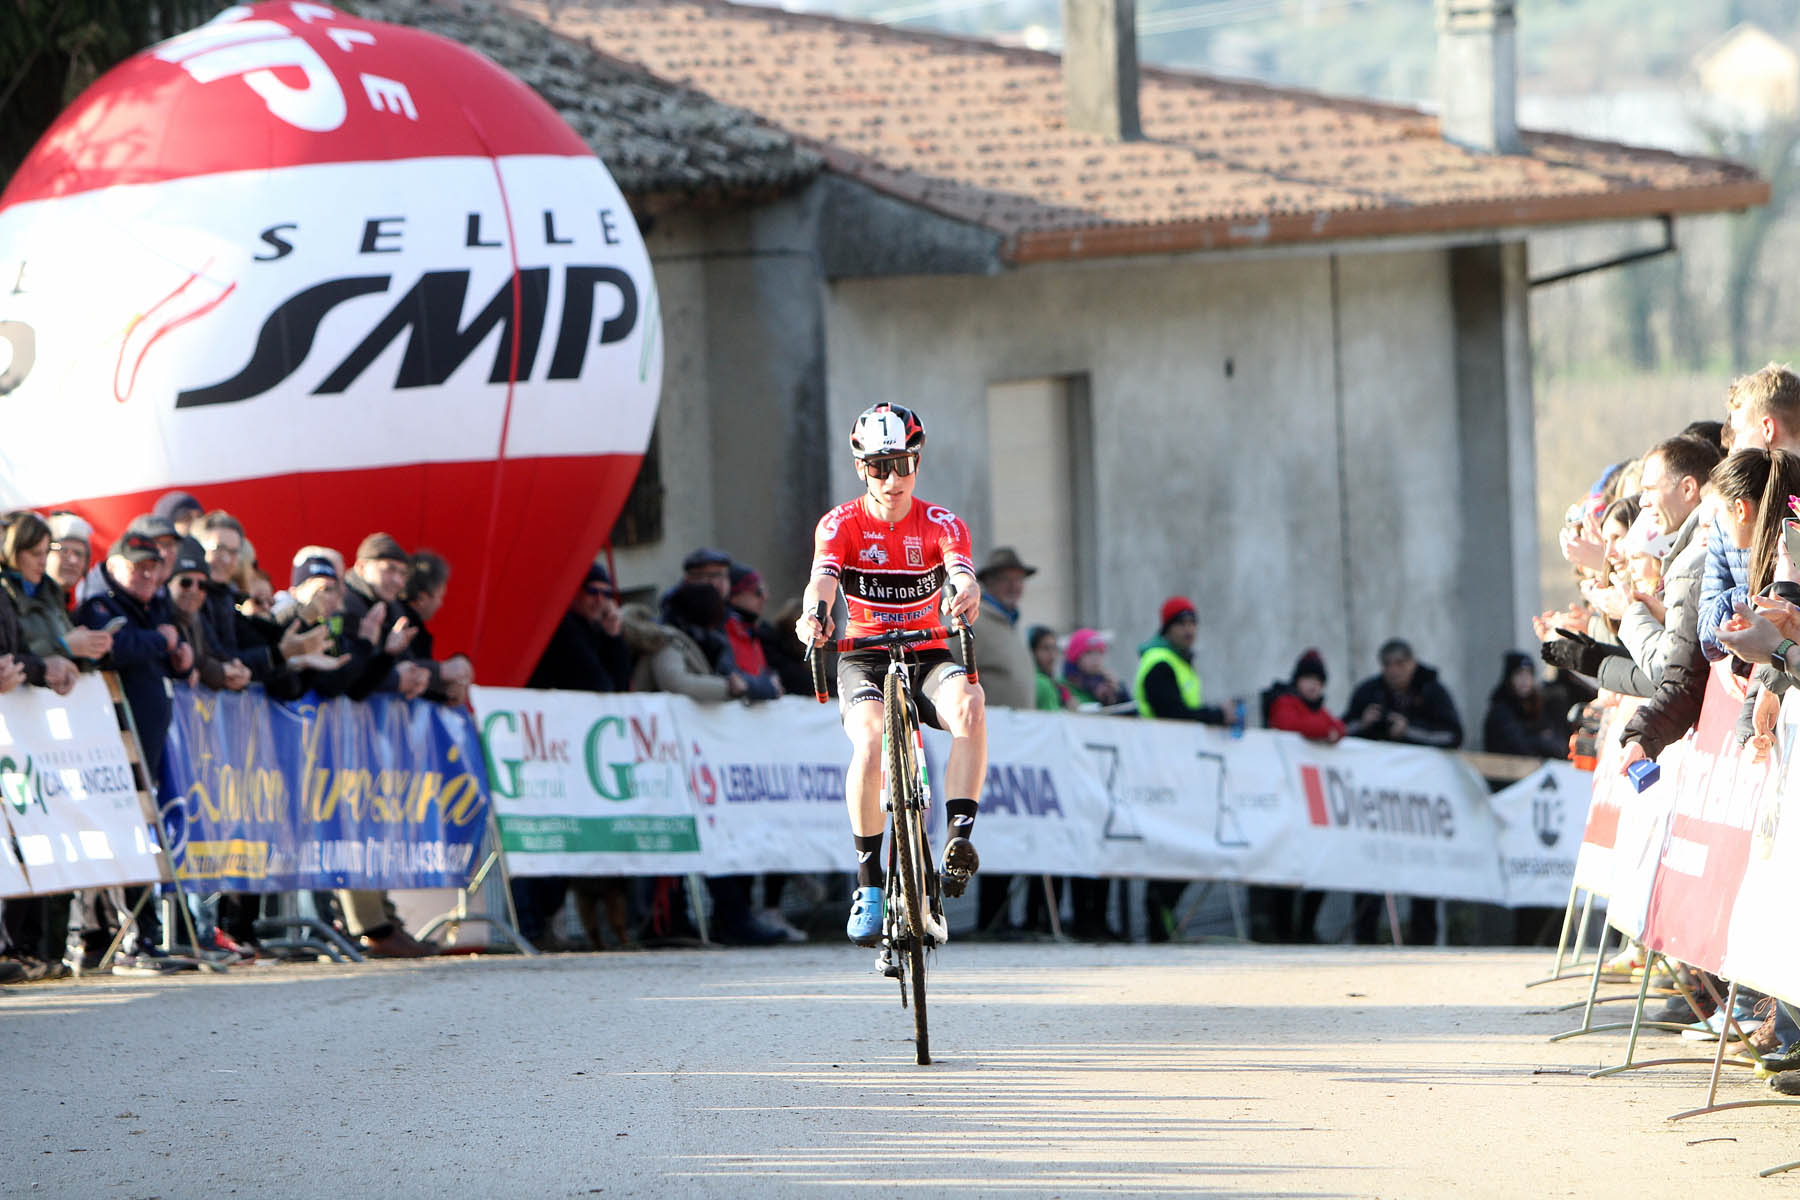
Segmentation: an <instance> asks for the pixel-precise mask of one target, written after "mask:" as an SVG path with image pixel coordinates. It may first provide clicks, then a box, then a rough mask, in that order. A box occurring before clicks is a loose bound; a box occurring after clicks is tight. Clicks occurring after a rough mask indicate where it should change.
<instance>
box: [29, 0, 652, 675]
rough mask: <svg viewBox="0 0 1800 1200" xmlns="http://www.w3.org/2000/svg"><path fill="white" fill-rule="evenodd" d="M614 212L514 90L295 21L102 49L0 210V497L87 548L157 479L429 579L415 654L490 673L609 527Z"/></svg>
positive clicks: (613, 486)
mask: <svg viewBox="0 0 1800 1200" xmlns="http://www.w3.org/2000/svg"><path fill="white" fill-rule="evenodd" d="M660 332H661V330H660V324H659V315H658V308H657V298H656V290H655V283H654V280H653V277H652V275H651V271H650V263H649V258H648V255H647V254H646V252H645V249H644V244H643V239H642V238H641V237H640V236H639V233H638V229H637V225H636V223H635V222H634V220H633V218H632V215H631V212H630V210H629V209H628V208H627V206H626V203H625V200H624V197H623V196H622V195H621V194H620V192H619V189H618V188H617V186H616V185H615V184H614V183H613V181H612V178H611V177H610V176H609V175H608V174H607V172H606V169H605V167H603V166H602V165H601V163H600V162H599V160H598V159H596V158H595V157H594V155H593V153H592V152H591V151H590V150H589V149H588V148H587V147H586V145H584V144H583V143H582V142H581V140H580V139H579V138H578V137H577V136H576V135H575V133H574V132H573V131H572V130H570V128H569V127H568V126H567V125H566V124H564V122H563V121H562V120H561V118H559V117H558V116H557V115H556V113H555V112H554V111H553V110H552V109H551V108H550V107H549V106H548V105H547V104H545V103H544V102H543V101H542V100H541V99H539V98H538V96H537V95H536V94H534V93H533V92H532V91H531V90H530V89H529V88H527V87H526V86H525V85H524V84H523V83H521V82H519V81H518V80H517V79H514V78H513V77H512V76H510V75H508V74H507V73H506V72H505V71H503V70H501V69H500V68H499V67H497V66H495V65H494V64H493V63H492V62H489V61H488V60H487V59H485V58H483V57H481V56H480V55H478V54H476V53H474V52H473V51H471V50H468V49H466V48H464V47H462V46H459V45H457V44H455V43H454V42H451V41H448V40H446V39H443V38H440V37H436V36H434V35H431V34H427V33H423V32H420V31H418V30H415V29H407V28H404V27H399V26H394V25H388V24H383V23H379V22H373V21H365V20H361V19H358V18H355V17H351V16H348V15H346V14H343V13H339V12H337V11H334V10H333V9H330V8H327V7H325V6H323V5H320V4H308V3H297V2H296V3H287V2H283V3H267V4H258V5H254V6H248V7H238V8H233V9H230V10H228V11H226V12H225V13H223V14H221V15H220V16H219V17H218V19H216V20H214V21H213V22H211V23H210V24H207V25H204V26H202V27H201V28H199V29H195V30H193V31H191V32H189V33H186V34H183V35H182V36H180V37H177V38H174V39H172V40H170V41H167V42H163V43H162V44H160V45H157V46H153V47H151V48H150V49H149V50H146V51H144V52H143V53H141V54H139V55H137V56H135V57H133V58H131V59H129V60H127V61H126V62H124V63H122V64H121V65H120V66H118V67H117V68H115V69H114V70H113V71H111V72H109V73H108V74H107V75H105V76H104V77H103V78H101V79H100V80H99V81H98V82H96V83H95V84H94V85H93V86H92V87H91V88H89V89H88V90H87V91H86V92H85V93H83V95H82V96H81V97H80V98H79V99H78V100H77V101H76V102H75V104H73V105H72V106H71V107H70V108H69V109H68V111H67V112H65V113H63V114H62V116H61V117H60V118H59V119H58V120H57V122H56V123H55V125H53V126H52V127H51V129H50V130H49V132H48V133H46V134H45V135H44V138H43V140H42V141H41V142H40V143H39V144H38V145H37V147H36V148H35V149H34V150H33V151H32V153H31V155H30V156H29V158H27V160H26V161H25V163H24V164H23V165H22V166H21V168H20V169H19V171H18V173H17V174H16V175H15V176H14V177H13V179H12V180H11V182H10V184H9V185H8V187H7V188H6V191H5V193H4V194H0V422H3V423H0V428H3V429H4V430H5V436H4V437H3V438H0V503H3V504H4V505H5V507H8V508H11V507H17V506H24V505H29V506H31V507H34V508H38V509H46V508H49V507H52V506H67V507H70V508H73V509H75V510H76V511H78V512H80V513H82V514H83V515H85V516H87V517H88V518H89V520H91V521H92V522H93V523H94V525H95V526H96V527H97V528H98V529H99V530H100V531H101V535H102V537H103V538H105V539H108V540H110V538H111V537H112V536H113V535H114V534H116V533H117V532H119V531H120V530H121V529H123V527H124V526H125V524H126V523H127V522H128V521H129V520H130V519H131V518H132V517H133V516H134V515H136V514H138V513H140V512H144V511H146V510H148V509H149V508H150V507H151V506H152V505H153V504H154V502H155V500H156V498H157V497H158V496H159V495H160V494H162V493H163V492H165V491H167V490H170V489H172V488H181V489H183V490H186V491H191V492H193V493H194V494H195V495H197V496H198V498H199V499H200V501H201V502H202V503H203V504H204V505H206V506H207V507H208V508H215V507H216V508H224V509H227V510H230V511H231V512H233V513H234V514H236V515H237V516H239V517H240V518H241V519H242V520H243V521H244V523H245V525H246V526H247V527H248V529H249V531H250V535H251V537H252V539H253V540H254V542H255V544H256V547H257V551H258V557H259V558H260V560H261V562H262V565H263V566H264V568H265V569H266V570H268V571H269V573H270V575H271V576H272V577H274V579H275V582H276V586H277V587H285V586H286V584H287V575H288V564H289V561H290V558H291V555H292V553H293V551H294V550H295V549H297V548H298V547H300V546H301V545H304V544H307V543H314V542H317V543H322V544H325V545H331V546H335V547H337V548H339V549H340V550H342V551H343V552H344V553H345V554H346V556H349V555H351V554H353V553H354V551H355V547H356V544H357V542H358V541H360V540H361V538H362V537H363V536H364V535H365V534H367V533H369V532H371V531H374V530H386V531H387V532H389V533H392V534H393V535H395V536H396V537H398V538H399V539H400V541H401V542H402V543H403V544H404V545H406V546H407V547H408V548H409V549H416V548H420V547H430V548H432V549H435V550H437V551H439V552H440V553H442V554H444V555H445V556H446V557H447V558H448V559H449V560H450V562H451V564H452V567H453V570H454V574H453V575H452V579H451V585H450V595H449V602H448V604H447V605H446V606H445V608H444V610H443V611H442V613H441V614H440V615H439V617H438V618H437V620H436V622H434V632H435V633H436V634H437V646H438V652H439V653H440V654H442V653H448V652H451V651H455V650H463V651H467V652H469V653H471V654H472V655H474V657H475V661H476V669H477V673H478V676H479V677H481V678H482V679H484V680H485V681H488V682H493V683H498V684H516V683H519V682H522V681H523V680H524V678H525V676H526V675H527V674H528V673H529V672H530V670H531V667H532V665H533V659H534V658H535V656H536V654H537V653H538V651H539V649H540V648H541V647H542V646H543V645H544V643H545V642H546V641H547V640H548V637H549V633H550V630H551V629H552V627H553V626H554V625H555V623H556V620H557V618H558V616H559V615H560V613H561V612H562V611H563V609H564V608H565V607H566V604H567V600H568V597H569V596H570V594H571V593H572V592H573V590H574V587H575V585H576V583H577V581H578V580H579V579H580V577H581V575H582V572H583V571H584V569H585V567H586V564H587V562H588V561H589V559H590V558H591V557H592V555H593V554H594V552H595V551H596V550H597V549H599V548H600V546H601V545H602V543H603V542H604V541H605V538H606V535H607V532H608V530H609V529H610V528H611V526H612V523H613V521H614V520H615V518H616V517H617V514H618V511H619V508H620V506H621V504H622V503H623V500H624V497H625V494H626V492H627V491H628V490H629V488H630V485H631V481H632V479H633V478H634V477H635V475H636V472H637V467H638V464H639V462H640V461H641V459H642V456H643V453H644V448H645V445H646V444H647V442H648V440H649V436H650V426H651V422H652V420H653V419H654V417H655V413H656V400H657V395H658V391H659V389H660V387H661V382H662V341H661V337H660Z"/></svg>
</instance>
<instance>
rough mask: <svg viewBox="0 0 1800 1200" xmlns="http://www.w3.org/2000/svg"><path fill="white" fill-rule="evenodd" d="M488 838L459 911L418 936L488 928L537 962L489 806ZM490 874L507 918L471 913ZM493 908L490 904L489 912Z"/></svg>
mask: <svg viewBox="0 0 1800 1200" xmlns="http://www.w3.org/2000/svg"><path fill="white" fill-rule="evenodd" d="M487 837H488V844H489V845H490V846H491V847H492V849H490V850H489V851H488V855H487V857H486V858H485V859H483V860H482V863H481V866H480V868H479V869H477V870H476V872H475V874H473V875H471V876H469V881H468V882H467V883H465V884H464V885H463V886H462V887H460V888H458V889H457V891H456V907H455V908H453V909H451V910H450V911H449V912H447V913H445V914H443V915H442V916H439V917H434V918H432V919H431V920H429V921H427V922H426V923H425V925H424V927H423V928H422V929H420V930H419V932H418V935H417V936H418V938H419V940H420V941H424V940H425V939H427V938H429V937H430V936H431V935H432V934H433V933H436V932H437V931H438V930H439V929H442V928H444V927H446V926H448V927H449V928H450V929H451V930H455V929H458V928H460V927H461V926H463V925H486V926H487V927H488V929H489V930H490V931H492V932H494V933H497V934H499V935H500V936H501V937H502V938H503V939H505V940H506V941H508V942H510V943H512V946H513V949H515V950H517V951H518V952H519V953H520V954H523V955H524V956H526V957H527V958H535V957H537V955H538V953H539V951H538V948H537V947H536V946H533V945H532V944H531V943H530V942H528V941H526V940H525V938H524V935H522V934H521V933H520V932H519V914H518V913H517V912H516V911H515V910H514V908H513V901H512V879H511V878H510V877H509V876H508V875H507V873H506V857H505V855H504V854H502V853H501V849H500V825H499V822H498V820H496V818H495V817H494V809H493V806H492V805H489V806H488V825H487ZM490 871H492V872H494V873H496V874H497V875H498V876H499V879H500V891H501V894H502V895H504V896H505V897H506V915H505V916H503V917H497V916H494V915H493V913H492V912H491V911H489V912H487V913H472V912H470V911H469V893H471V892H476V891H480V890H481V887H482V885H483V884H484V883H486V882H487V877H488V873H489V872H490ZM688 888H689V892H690V895H691V893H692V890H693V885H692V883H690V884H689V885H688ZM694 903H695V907H696V909H697V908H698V906H699V901H698V899H697V898H696V899H695V900H694ZM492 907H493V906H492V904H491V902H490V904H489V908H490V910H491V909H492ZM700 929H701V937H702V938H704V937H705V936H706V934H705V930H706V927H705V926H704V925H702V926H700Z"/></svg>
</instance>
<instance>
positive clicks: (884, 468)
mask: <svg viewBox="0 0 1800 1200" xmlns="http://www.w3.org/2000/svg"><path fill="white" fill-rule="evenodd" d="M863 469H864V470H866V471H867V472H868V473H869V477H870V478H871V479H886V478H887V477H888V476H889V475H898V476H900V478H902V479H904V478H906V477H907V476H908V475H911V474H912V473H913V472H914V471H916V470H918V469H919V456H918V455H916V454H902V455H899V456H898V457H895V458H866V459H864V460H863Z"/></svg>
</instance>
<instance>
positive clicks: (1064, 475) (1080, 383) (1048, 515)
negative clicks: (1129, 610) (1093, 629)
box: [976, 376, 1095, 634]
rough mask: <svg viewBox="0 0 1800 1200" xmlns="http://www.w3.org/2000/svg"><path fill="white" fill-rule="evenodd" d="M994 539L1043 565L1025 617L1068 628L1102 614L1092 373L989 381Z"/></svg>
mask: <svg viewBox="0 0 1800 1200" xmlns="http://www.w3.org/2000/svg"><path fill="white" fill-rule="evenodd" d="M987 403H988V479H989V481H990V485H991V487H992V489H993V492H992V497H991V504H990V508H989V511H990V512H991V513H992V514H993V524H992V541H991V543H990V544H989V545H987V546H985V547H977V548H976V549H977V557H978V558H986V556H987V554H988V553H989V552H990V551H992V549H993V548H994V547H995V546H1011V547H1012V548H1013V549H1015V550H1017V551H1018V552H1019V557H1021V558H1023V559H1024V560H1025V561H1026V562H1027V563H1029V564H1031V565H1032V566H1034V567H1037V568H1038V573H1037V575H1035V576H1033V577H1032V580H1031V582H1030V583H1029V584H1027V585H1026V590H1025V601H1024V604H1023V606H1022V616H1021V620H1020V623H1021V625H1049V626H1050V627H1052V628H1053V629H1055V630H1056V631H1057V632H1058V633H1059V634H1067V633H1068V632H1069V631H1070V630H1071V629H1073V628H1075V627H1076V626H1078V625H1081V624H1085V623H1088V622H1090V621H1092V620H1093V619H1094V617H1093V612H1094V592H1095V581H1094V580H1092V579H1090V578H1089V577H1088V574H1087V570H1088V564H1090V563H1092V561H1093V556H1092V555H1091V554H1089V553H1087V550H1088V547H1089V544H1090V540H1091V530H1092V527H1093V505H1092V503H1091V500H1090V496H1091V480H1092V477H1093V471H1092V447H1093V438H1092V436H1091V432H1090V425H1091V422H1090V420H1089V411H1088V410H1089V401H1088V384H1087V378H1086V377H1085V376H1062V377H1056V378H1049V379H1026V380H1019V381H1015V382H1009V383H996V384H992V385H990V386H989V388H988V394H987Z"/></svg>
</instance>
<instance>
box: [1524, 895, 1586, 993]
mask: <svg viewBox="0 0 1800 1200" xmlns="http://www.w3.org/2000/svg"><path fill="white" fill-rule="evenodd" d="M1580 892H1581V887H1580V885H1578V884H1571V885H1570V886H1569V902H1568V903H1567V904H1565V905H1564V906H1563V919H1562V932H1561V933H1560V934H1558V935H1557V938H1556V960H1555V961H1554V962H1553V963H1552V964H1551V966H1550V974H1548V975H1546V976H1544V977H1543V978H1542V979H1534V980H1532V981H1531V982H1530V983H1528V984H1526V985H1525V986H1526V987H1528V988H1533V987H1537V986H1538V985H1539V984H1544V983H1556V982H1557V981H1559V980H1563V979H1573V978H1575V976H1577V975H1579V974H1580V972H1578V971H1571V972H1570V973H1569V974H1567V975H1565V974H1563V966H1564V965H1565V961H1566V964H1567V965H1568V966H1570V967H1573V966H1574V965H1575V964H1576V963H1579V962H1580V961H1581V943H1582V941H1584V940H1585V939H1586V938H1587V922H1588V914H1589V912H1591V911H1592V909H1593V904H1594V893H1592V892H1589V893H1588V894H1587V903H1586V904H1585V905H1583V906H1582V909H1581V932H1580V933H1579V934H1577V935H1576V940H1575V956H1574V957H1573V958H1566V956H1567V955H1568V952H1569V929H1570V927H1571V926H1572V925H1574V923H1575V897H1576V896H1577V895H1579V894H1580ZM1579 1003H1580V1002H1579V1001H1577V1002H1576V1004H1574V1005H1570V1007H1572V1008H1573V1007H1577V1006H1579Z"/></svg>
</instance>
